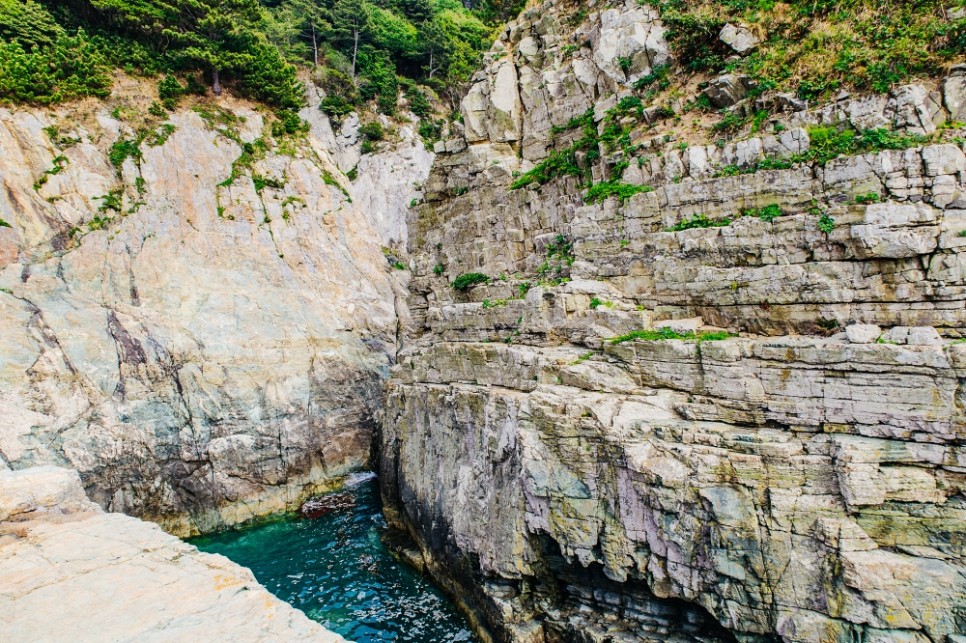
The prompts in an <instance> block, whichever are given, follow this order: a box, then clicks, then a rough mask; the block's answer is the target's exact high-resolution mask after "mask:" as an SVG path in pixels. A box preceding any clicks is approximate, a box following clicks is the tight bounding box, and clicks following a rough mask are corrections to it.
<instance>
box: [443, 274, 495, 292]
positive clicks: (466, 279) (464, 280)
mask: <svg viewBox="0 0 966 643" xmlns="http://www.w3.org/2000/svg"><path fill="white" fill-rule="evenodd" d="M489 281H490V278H489V277H487V276H486V275H484V274H483V273H482V272H467V273H464V274H462V275H460V276H458V277H457V278H456V279H454V280H453V283H451V284H450V286H452V287H453V290H459V291H460V292H466V291H467V290H469V289H470V288H472V287H473V286H475V285H477V284H485V283H488V282H489Z"/></svg>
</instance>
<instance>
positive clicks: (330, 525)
mask: <svg viewBox="0 0 966 643" xmlns="http://www.w3.org/2000/svg"><path fill="white" fill-rule="evenodd" d="M346 492H347V493H350V494H351V495H352V497H353V498H354V500H355V503H354V506H350V507H344V506H343V508H341V509H336V510H334V511H332V512H330V513H327V514H325V515H322V516H320V517H318V518H314V519H309V518H304V517H299V516H289V517H286V518H284V519H280V520H277V521H273V522H268V523H263V524H260V525H256V526H254V527H250V528H247V529H241V530H237V531H227V532H223V533H219V534H215V535H212V536H206V537H202V538H197V539H194V540H193V541H192V544H194V545H196V546H197V547H198V549H200V550H202V551H207V552H212V553H217V554H222V555H224V556H226V557H228V558H230V559H231V560H233V561H234V562H236V563H238V564H240V565H244V566H245V567H248V568H250V569H251V570H252V572H253V573H254V574H255V578H257V579H258V582H260V583H261V584H262V585H264V586H265V587H266V588H267V589H268V590H269V591H270V592H272V593H273V594H275V595H276V596H278V597H279V598H280V599H282V600H284V601H287V602H289V603H291V604H292V605H294V606H295V607H297V608H299V609H300V610H302V611H303V612H305V613H306V614H307V615H308V616H309V618H311V619H314V620H316V621H318V622H319V623H322V624H323V625H324V626H325V627H327V628H329V629H330V630H332V631H335V632H338V633H339V634H341V635H342V636H344V637H345V638H347V639H349V640H350V641H359V642H360V643H366V642H369V641H419V642H421V643H434V642H444V641H446V642H450V641H452V642H458V641H467V642H471V641H476V640H477V639H476V637H475V636H474V635H473V634H472V633H471V631H470V629H469V625H468V624H467V622H466V619H465V618H464V617H463V616H462V615H461V614H460V613H459V612H458V611H457V610H456V608H455V606H454V605H453V604H452V603H451V602H450V601H449V600H448V599H447V598H446V597H445V596H444V595H443V594H442V592H440V591H439V590H438V589H437V588H436V587H434V586H433V584H432V583H430V582H429V581H428V580H426V579H424V578H422V577H421V576H420V575H419V573H417V572H416V571H415V570H414V569H412V568H411V567H408V566H407V565H404V564H402V563H400V562H398V561H397V560H396V559H395V558H393V556H392V554H390V553H389V551H388V550H387V549H386V547H385V546H384V545H383V543H382V541H381V540H380V535H381V534H382V533H383V532H384V531H385V529H386V523H385V520H384V519H383V517H382V509H381V506H380V501H379V490H378V484H377V482H376V480H375V476H374V475H372V474H369V475H359V474H357V475H355V476H353V478H352V479H350V481H349V484H348V485H347V489H346ZM341 504H342V505H345V504H351V502H349V503H345V502H343V503H341Z"/></svg>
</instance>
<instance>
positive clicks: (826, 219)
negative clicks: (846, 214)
mask: <svg viewBox="0 0 966 643" xmlns="http://www.w3.org/2000/svg"><path fill="white" fill-rule="evenodd" d="M818 229H819V230H821V231H822V232H824V233H825V234H828V233H830V232H831V231H832V230H834V229H835V219H833V218H832V217H831V216H829V213H828V212H823V213H822V214H821V216H819V218H818Z"/></svg>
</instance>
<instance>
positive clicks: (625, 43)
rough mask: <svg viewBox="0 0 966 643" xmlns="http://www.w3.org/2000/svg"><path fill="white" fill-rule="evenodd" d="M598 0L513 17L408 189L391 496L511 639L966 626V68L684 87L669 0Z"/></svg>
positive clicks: (920, 632) (444, 573)
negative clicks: (693, 123) (837, 82)
mask: <svg viewBox="0 0 966 643" xmlns="http://www.w3.org/2000/svg"><path fill="white" fill-rule="evenodd" d="M578 9H580V8H579V7H576V6H573V5H570V4H568V3H565V2H559V1H550V2H546V3H543V4H542V5H540V6H538V7H535V8H533V9H531V10H528V11H526V12H524V14H522V15H521V17H520V18H519V19H518V20H517V21H515V22H513V23H511V24H510V25H509V26H508V27H507V29H506V30H505V31H504V32H503V33H502V35H501V36H500V38H499V40H498V42H497V43H496V44H495V45H494V48H493V49H492V51H491V52H490V53H489V54H488V56H487V61H486V65H485V69H484V70H483V71H482V72H480V73H479V74H478V75H477V76H476V77H475V78H474V84H473V86H472V88H471V89H470V91H469V94H468V96H467V97H466V99H465V101H464V102H463V123H464V128H463V131H462V133H460V134H459V135H457V136H454V137H452V138H450V139H448V140H446V141H445V142H444V143H441V144H439V145H438V146H437V152H438V153H439V155H438V156H437V159H436V162H435V165H434V167H433V170H432V172H431V175H430V178H429V181H428V183H427V194H426V199H425V201H424V203H423V204H421V205H420V206H419V207H417V208H415V209H414V210H413V211H412V213H411V215H410V220H409V252H410V255H411V257H412V266H413V270H414V277H413V279H412V282H411V286H410V291H411V295H410V298H409V305H410V309H411V311H412V313H413V317H412V324H411V327H410V328H409V329H408V339H407V341H406V345H405V348H404V350H403V351H402V352H401V353H400V358H399V364H398V365H397V366H395V367H394V368H393V371H392V378H391V380H390V385H389V389H388V391H389V392H388V397H387V408H386V416H385V422H384V430H383V443H382V447H383V450H382V455H381V458H382V475H383V490H384V496H385V498H386V499H387V502H388V504H389V507H388V510H387V511H388V514H389V517H390V520H391V521H392V522H393V523H394V524H395V525H396V526H398V527H400V528H402V529H405V530H407V531H408V532H409V533H410V534H411V535H412V536H413V537H414V538H415V540H416V542H417V543H418V545H419V549H420V551H421V555H422V558H423V559H424V563H425V564H426V566H427V568H428V569H429V570H430V571H432V572H433V573H434V574H436V575H437V577H439V578H441V579H442V580H443V582H444V583H447V584H449V585H450V586H451V588H452V589H453V590H454V591H456V592H458V593H459V594H460V595H461V596H463V597H464V598H465V600H466V602H467V604H468V605H469V606H470V607H471V608H472V609H474V610H476V612H477V613H478V614H479V615H480V616H481V617H482V618H483V620H484V621H485V622H486V623H487V624H488V626H489V628H490V632H491V633H492V634H493V636H494V637H495V638H496V639H498V640H508V641H509V640H513V641H534V642H535V641H603V640H610V641H624V640H627V641H630V640H653V641H672V640H673V641H678V640H681V641H695V640H701V641H728V640H740V641H767V640H783V641H795V642H803V643H804V642H814V641H842V642H845V641H867V642H872V641H876V642H885V641H907V642H912V641H915V642H917V643H926V642H931V643H940V642H953V641H961V640H964V639H963V636H964V634H963V633H964V632H966V561H964V554H966V551H964V549H963V544H964V543H963V534H964V533H966V496H964V485H966V460H964V458H966V452H964V450H963V449H964V447H963V441H964V438H966V344H964V343H963V341H962V339H961V338H963V337H964V336H966V232H964V231H966V195H964V192H963V190H964V181H966V154H964V149H966V148H964V144H963V134H964V132H963V130H962V129H960V128H961V127H962V124H961V122H962V121H966V114H964V113H963V105H966V100H964V98H966V94H964V89H966V76H963V74H964V73H966V72H964V70H962V69H953V70H952V72H951V74H950V75H949V76H948V77H947V78H944V79H939V80H933V81H928V82H922V83H914V84H909V85H905V86H901V87H898V88H896V89H894V90H893V91H891V92H890V93H889V94H879V95H855V96H850V95H848V94H847V93H843V94H841V95H839V96H837V97H836V98H835V100H833V101H832V102H830V103H827V104H824V105H814V106H812V105H808V104H807V103H805V102H804V101H800V100H798V99H797V98H796V97H794V96H789V95H785V94H777V93H775V92H771V93H769V92H764V93H759V95H757V96H754V97H750V98H745V97H744V95H745V94H746V93H747V92H746V87H747V84H748V83H750V82H752V81H751V79H747V78H735V77H733V76H731V77H729V76H724V77H720V78H710V79H701V78H693V79H691V78H685V79H684V80H682V81H681V83H680V84H679V86H677V87H675V91H676V92H677V96H676V97H672V101H671V104H672V107H671V108H668V107H667V106H665V105H663V104H661V105H659V104H648V102H647V101H640V100H636V101H635V100H634V99H633V96H634V95H635V94H634V93H633V92H631V86H632V85H635V84H636V85H637V86H638V87H640V86H641V84H642V81H643V82H644V83H645V84H646V82H649V79H650V78H652V77H655V76H657V75H658V74H659V73H660V72H661V70H662V68H663V67H662V66H663V65H665V64H667V63H668V62H669V61H670V60H671V52H670V51H669V48H668V45H667V42H666V39H665V34H664V28H663V26H662V24H661V21H660V19H659V17H658V14H657V12H656V11H655V10H654V9H652V8H650V7H647V6H641V5H639V4H638V3H636V2H627V3H626V4H624V5H620V4H618V5H616V6H613V7H610V8H593V7H592V8H590V9H589V10H587V8H586V7H584V10H583V11H579V10H578ZM733 30H734V28H733ZM731 35H734V34H731ZM663 69H666V68H663ZM672 73H673V72H672ZM689 92H690V93H689ZM700 94H703V95H704V96H705V99H706V100H708V101H710V100H711V99H714V101H716V102H715V103H714V104H717V105H718V106H719V107H720V106H728V105H731V108H730V109H731V111H730V112H729V113H730V114H734V115H736V116H742V115H743V114H750V113H754V114H757V113H759V111H765V112H766V113H769V114H771V115H770V116H769V117H768V120H767V122H765V123H755V124H752V123H748V124H747V125H745V126H744V127H743V129H741V130H740V131H738V132H737V134H736V135H735V136H731V137H728V138H722V139H720V140H718V136H717V135H716V134H715V133H712V134H710V135H709V134H708V132H709V131H711V130H710V128H705V129H700V128H697V129H694V130H692V129H690V128H686V127H684V126H682V121H681V119H679V118H676V117H675V113H677V114H678V115H680V114H682V113H683V112H685V111H686V110H685V109H684V105H685V104H686V103H687V102H688V101H690V100H696V99H697V98H698V97H699V95H700ZM675 108H676V109H675ZM766 108H767V109H766ZM685 118H686V119H692V118H695V117H694V116H693V115H689V116H686V117H685ZM762 125H767V127H762ZM588 138H589V139H590V140H591V142H592V144H591V145H588V144H587V143H586V141H587V140H588ZM615 142H617V145H613V143H615ZM618 169H619V171H618ZM588 184H590V189H589V190H587V189H586V188H587V186H588ZM474 284H475V285H474Z"/></svg>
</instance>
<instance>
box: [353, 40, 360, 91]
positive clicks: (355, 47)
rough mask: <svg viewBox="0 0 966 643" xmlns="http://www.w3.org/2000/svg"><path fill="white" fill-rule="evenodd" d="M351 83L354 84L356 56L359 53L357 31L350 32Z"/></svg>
mask: <svg viewBox="0 0 966 643" xmlns="http://www.w3.org/2000/svg"><path fill="white" fill-rule="evenodd" d="M352 41H353V42H352V83H353V84H355V82H356V56H357V55H358V53H359V30H358V29H354V30H353V31H352Z"/></svg>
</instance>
